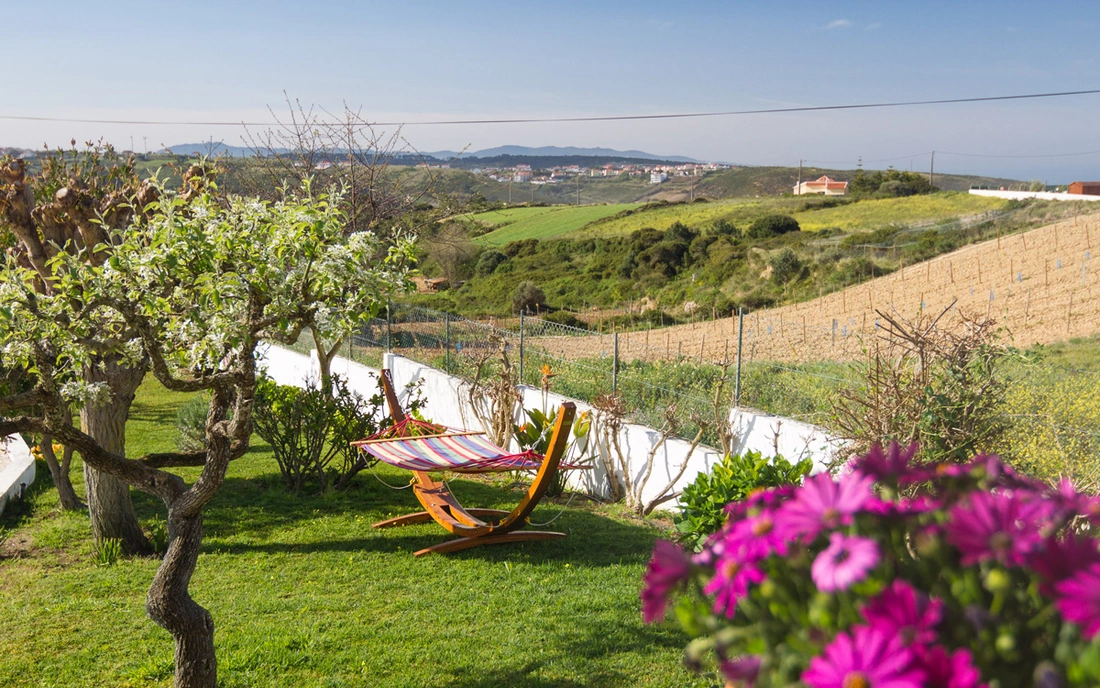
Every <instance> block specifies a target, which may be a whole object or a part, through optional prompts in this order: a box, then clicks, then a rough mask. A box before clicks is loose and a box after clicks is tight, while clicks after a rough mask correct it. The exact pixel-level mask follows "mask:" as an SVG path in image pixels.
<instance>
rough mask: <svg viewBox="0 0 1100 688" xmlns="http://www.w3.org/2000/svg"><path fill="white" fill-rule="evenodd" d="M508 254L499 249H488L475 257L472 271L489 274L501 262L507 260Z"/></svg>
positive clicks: (494, 270)
mask: <svg viewBox="0 0 1100 688" xmlns="http://www.w3.org/2000/svg"><path fill="white" fill-rule="evenodd" d="M507 260H508V256H506V255H504V254H503V253H501V252H500V251H496V250H493V249H490V250H488V251H486V252H485V253H482V254H481V257H480V258H478V259H477V265H476V266H475V267H474V272H476V273H477V274H479V275H482V276H484V275H491V274H493V273H494V272H496V269H497V268H498V267H500V266H501V264H503V263H505V262H507Z"/></svg>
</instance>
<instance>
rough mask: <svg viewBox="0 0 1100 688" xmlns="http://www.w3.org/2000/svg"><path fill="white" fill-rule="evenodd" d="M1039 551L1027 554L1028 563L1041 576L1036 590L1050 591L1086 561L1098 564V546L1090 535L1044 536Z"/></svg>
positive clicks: (1085, 564)
mask: <svg viewBox="0 0 1100 688" xmlns="http://www.w3.org/2000/svg"><path fill="white" fill-rule="evenodd" d="M1044 544H1045V546H1044V547H1043V548H1042V549H1041V550H1036V551H1035V552H1033V553H1032V554H1031V555H1030V556H1029V557H1028V565H1029V566H1031V568H1033V569H1035V571H1036V572H1037V573H1038V574H1039V575H1040V576H1042V578H1043V584H1042V585H1041V586H1040V587H1039V589H1040V590H1041V591H1042V592H1043V594H1045V595H1050V594H1052V592H1053V590H1054V586H1055V585H1057V584H1058V583H1061V582H1062V581H1064V580H1065V579H1067V578H1070V577H1072V576H1073V575H1074V574H1076V573H1077V572H1078V571H1080V570H1082V569H1084V568H1087V567H1088V566H1089V565H1090V564H1100V548H1098V547H1097V542H1096V540H1095V539H1094V538H1090V537H1081V536H1080V535H1077V534H1076V533H1070V534H1069V535H1067V536H1065V537H1062V538H1058V539H1055V538H1048V539H1047V540H1046V542H1045V543H1044Z"/></svg>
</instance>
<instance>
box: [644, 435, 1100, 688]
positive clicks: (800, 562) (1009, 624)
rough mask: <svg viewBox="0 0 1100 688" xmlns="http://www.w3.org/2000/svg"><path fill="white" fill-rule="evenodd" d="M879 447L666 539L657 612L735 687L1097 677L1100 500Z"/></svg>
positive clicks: (884, 687) (698, 662) (1036, 682)
mask: <svg viewBox="0 0 1100 688" xmlns="http://www.w3.org/2000/svg"><path fill="white" fill-rule="evenodd" d="M915 451H916V447H915V446H913V447H910V448H909V449H908V450H903V449H902V448H901V447H899V446H898V445H897V444H896V443H895V444H893V445H892V446H891V447H890V448H889V449H888V450H885V451H884V450H882V449H881V448H877V447H876V448H874V449H873V450H872V451H871V452H870V453H868V454H866V455H865V456H863V457H861V458H859V459H857V460H856V461H855V462H854V463H853V464H852V465H851V466H850V467H849V470H848V472H846V473H845V474H843V475H842V476H841V477H839V478H834V477H832V476H830V475H828V474H821V475H817V476H814V477H812V478H809V479H808V480H807V481H806V482H805V483H803V484H802V485H801V486H799V487H780V488H773V489H769V490H764V491H761V492H758V493H756V494H754V495H752V496H751V497H750V498H749V499H747V500H745V501H744V502H737V503H733V504H730V505H729V506H728V507H727V513H728V514H729V520H728V522H727V524H726V526H725V527H724V529H723V530H721V531H720V532H718V533H716V534H715V535H713V536H712V537H711V538H710V540H708V542H707V543H706V546H705V548H704V549H703V551H702V552H700V553H699V554H697V555H694V556H689V555H688V554H687V553H685V552H683V551H682V550H681V549H680V548H678V547H677V546H676V545H673V544H671V543H668V542H658V544H657V546H656V549H655V551H654V556H653V559H652V560H651V561H650V565H649V569H648V571H647V573H646V577H645V586H644V588H643V590H642V613H643V616H644V618H645V619H646V620H647V621H650V622H652V621H656V620H658V619H660V618H661V617H663V616H664V614H665V611H666V607H667V604H668V601H669V598H670V596H672V594H673V593H675V592H676V591H678V590H680V591H683V590H685V589H690V590H694V591H695V593H694V594H688V595H684V596H682V597H681V599H680V602H679V604H678V605H677V615H678V616H679V617H680V619H681V621H682V622H683V623H684V625H685V627H686V628H687V630H688V631H689V632H691V633H692V634H693V635H695V636H697V637H696V639H695V640H694V641H692V644H691V645H690V646H689V647H688V652H687V658H688V662H689V664H691V665H692V666H695V667H696V668H701V667H703V666H704V665H705V661H706V658H707V657H713V658H714V659H715V666H716V668H717V670H718V671H719V672H720V673H721V674H722V675H723V676H724V677H725V678H726V679H727V680H728V681H730V684H731V685H740V686H753V685H758V686H767V687H773V686H791V685H805V686H809V688H980V687H984V686H997V687H998V688H1015V687H1018V688H1025V687H1026V688H1031V687H1032V686H1036V687H1041V688H1059V687H1060V688H1068V687H1071V686H1072V687H1080V688H1085V687H1086V686H1096V685H1098V684H1100V547H1098V540H1097V538H1096V537H1095V533H1096V530H1095V529H1096V528H1097V527H1098V526H1100V498H1098V497H1096V496H1094V495H1088V494H1083V493H1080V492H1078V491H1077V490H1075V489H1074V488H1073V487H1072V486H1071V485H1070V484H1069V483H1068V482H1063V483H1062V484H1061V485H1060V486H1059V487H1058V488H1057V489H1055V488H1051V487H1049V486H1047V485H1045V484H1043V483H1038V482H1036V481H1033V480H1031V479H1029V478H1026V477H1024V476H1021V475H1019V474H1017V473H1016V472H1014V471H1013V470H1012V469H1011V468H1010V467H1008V466H1006V465H1005V464H1003V463H1002V462H1001V461H1000V460H999V459H998V458H997V457H995V456H978V457H975V458H974V459H973V460H972V461H971V462H970V463H968V464H940V465H928V464H925V465H920V466H917V465H912V464H911V463H910V461H911V459H912V457H913V455H914V453H915Z"/></svg>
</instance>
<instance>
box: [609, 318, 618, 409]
mask: <svg viewBox="0 0 1100 688" xmlns="http://www.w3.org/2000/svg"><path fill="white" fill-rule="evenodd" d="M611 393H612V394H618V393H619V331H618V330H615V347H614V348H613V349H612V350H611Z"/></svg>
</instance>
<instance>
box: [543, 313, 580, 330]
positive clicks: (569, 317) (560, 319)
mask: <svg viewBox="0 0 1100 688" xmlns="http://www.w3.org/2000/svg"><path fill="white" fill-rule="evenodd" d="M542 319H543V320H545V321H546V322H552V323H557V324H559V325H566V326H567V327H575V328H577V329H578V330H587V329H588V323H586V322H585V321H583V320H581V319H580V318H578V317H577V316H575V315H573V314H572V313H570V312H569V311H554V312H553V313H547V314H546V315H544V316H542Z"/></svg>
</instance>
